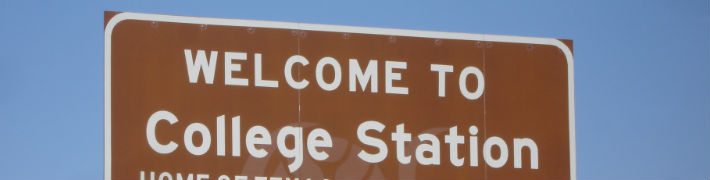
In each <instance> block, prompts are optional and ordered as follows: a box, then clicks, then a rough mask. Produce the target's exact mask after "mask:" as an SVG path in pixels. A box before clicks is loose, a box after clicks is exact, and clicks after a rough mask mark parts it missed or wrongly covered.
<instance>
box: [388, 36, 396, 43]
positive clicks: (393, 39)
mask: <svg viewBox="0 0 710 180" xmlns="http://www.w3.org/2000/svg"><path fill="white" fill-rule="evenodd" d="M389 41H390V43H395V42H397V38H396V37H394V36H390V37H389Z"/></svg>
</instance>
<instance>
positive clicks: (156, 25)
mask: <svg viewBox="0 0 710 180" xmlns="http://www.w3.org/2000/svg"><path fill="white" fill-rule="evenodd" d="M150 27H153V28H157V27H158V22H155V21H152V22H150Z"/></svg>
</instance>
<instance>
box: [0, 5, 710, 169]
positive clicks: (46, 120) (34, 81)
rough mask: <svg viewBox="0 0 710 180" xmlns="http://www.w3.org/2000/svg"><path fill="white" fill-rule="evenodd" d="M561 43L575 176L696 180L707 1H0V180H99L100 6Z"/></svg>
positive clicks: (707, 112) (709, 130)
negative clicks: (570, 76)
mask: <svg viewBox="0 0 710 180" xmlns="http://www.w3.org/2000/svg"><path fill="white" fill-rule="evenodd" d="M104 10H112V11H130V12H145V13H158V14H175V15H185V16H204V17H220V18H239V19H255V20H274V21H286V22H306V23H317V24H336V25H351V26H367V27H385V28H403V29H416V30H433V31H448V32H466V33H481V34H502V35H516V36H535V37H554V38H565V39H572V40H574V52H575V72H576V77H575V82H576V87H575V88H576V103H577V104H576V110H577V127H576V129H577V160H578V161H577V162H578V163H577V167H578V169H577V172H578V177H579V179H606V178H613V179H668V178H671V179H708V178H709V176H710V4H709V2H708V1H707V0H686V1H673V0H666V1H662V0H652V1H648V0H638V1H576V0H565V1H514V0H501V1H427V2H419V1H403V0H402V1H387V2H384V1H303V2H296V1H258V2H252V1H250V2H241V1H206V2H203V1H195V2H191V1H167V0H165V1H163V0H148V1H140V0H128V1H33V0H26V1H12V0H4V1H0V83H1V84H0V179H101V178H102V177H103V11H104Z"/></svg>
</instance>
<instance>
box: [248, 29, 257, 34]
mask: <svg viewBox="0 0 710 180" xmlns="http://www.w3.org/2000/svg"><path fill="white" fill-rule="evenodd" d="M254 31H255V29H254V28H252V27H250V28H247V33H249V34H254Z"/></svg>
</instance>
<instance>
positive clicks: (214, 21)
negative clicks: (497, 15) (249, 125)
mask: <svg viewBox="0 0 710 180" xmlns="http://www.w3.org/2000/svg"><path fill="white" fill-rule="evenodd" d="M124 20H143V21H159V22H172V23H185V24H204V25H220V26H240V27H257V28H279V29H294V30H308V31H327V32H344V33H360V34H374V35H390V36H410V37H422V38H437V39H457V40H472V41H491V42H505V43H526V44H540V45H551V46H555V47H557V48H559V49H560V50H561V51H562V52H563V53H564V54H565V57H566V59H567V73H568V74H567V86H568V88H567V89H568V99H569V103H568V104H569V148H570V162H569V163H570V179H572V180H576V179H577V159H576V154H577V153H576V140H575V139H576V138H575V110H574V57H573V55H572V51H571V50H570V49H569V47H567V45H565V44H564V43H563V42H562V41H560V40H558V39H553V38H535V37H518V36H501V35H484V34H469V33H452V32H435V31H417V30H404V29H389V28H370V27H354V26H339V25H322V24H307V23H288V22H274V21H255V20H241V19H223V18H205V17H186V16H174V15H160V14H146V13H132V12H123V13H118V14H116V15H114V16H113V17H112V18H111V20H109V22H108V23H107V24H106V27H105V28H104V179H105V180H110V179H111V156H110V154H111V35H112V33H113V30H114V28H115V27H116V25H117V24H118V23H119V22H121V21H124Z"/></svg>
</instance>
